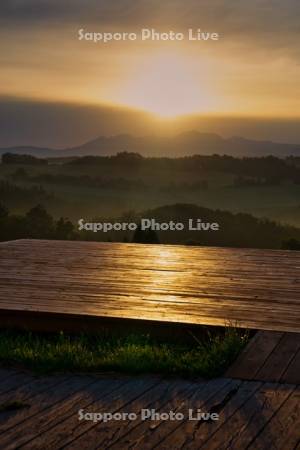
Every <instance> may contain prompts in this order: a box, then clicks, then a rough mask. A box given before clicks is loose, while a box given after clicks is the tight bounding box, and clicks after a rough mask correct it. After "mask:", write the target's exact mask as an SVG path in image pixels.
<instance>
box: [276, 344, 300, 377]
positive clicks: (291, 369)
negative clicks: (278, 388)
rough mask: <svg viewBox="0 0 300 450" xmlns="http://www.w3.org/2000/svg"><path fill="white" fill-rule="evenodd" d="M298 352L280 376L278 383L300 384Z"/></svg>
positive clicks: (299, 351)
mask: <svg viewBox="0 0 300 450" xmlns="http://www.w3.org/2000/svg"><path fill="white" fill-rule="evenodd" d="M299 377H300V350H298V352H297V353H296V354H295V356H294V359H293V360H292V361H291V363H290V364H289V366H288V367H287V368H286V371H285V372H284V373H283V375H282V376H281V379H280V381H281V382H282V383H292V384H300V382H299Z"/></svg>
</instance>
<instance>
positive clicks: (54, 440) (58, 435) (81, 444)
mask: <svg viewBox="0 0 300 450" xmlns="http://www.w3.org/2000/svg"><path fill="white" fill-rule="evenodd" d="M204 384H205V383H204ZM193 387H194V386H193V384H192V383H190V382H186V381H183V380H180V382H178V381H163V380H162V381H161V382H159V384H156V385H152V386H151V387H150V389H147V390H146V391H145V392H144V393H141V395H139V396H137V397H135V398H133V397H132V393H134V394H135V395H136V390H135V389H134V388H133V389H132V390H133V392H130V391H129V394H130V395H128V394H126V395H125V392H121V395H120V398H121V399H122V402H123V404H122V403H120V400H119V398H118V399H116V398H111V397H109V398H105V399H102V400H97V401H96V402H94V403H93V404H91V405H89V406H88V408H87V410H88V411H89V412H91V411H92V412H99V411H107V412H111V413H115V412H121V413H122V412H123V413H129V412H137V413H138V414H139V413H140V410H141V409H142V408H143V407H146V405H147V403H149V402H151V401H152V402H153V401H154V399H157V400H156V401H158V402H160V403H161V404H163V403H165V402H166V401H167V399H169V398H170V397H173V398H175V399H178V401H182V400H183V399H184V398H186V396H187V395H188V393H189V391H190V390H191V389H192V388H193ZM79 425H80V426H79ZM79 425H78V417H76V415H73V416H71V417H70V418H69V419H68V420H66V421H64V422H62V423H60V424H59V425H58V426H57V427H55V429H54V430H53V431H52V432H51V431H50V432H49V431H48V432H47V446H48V445H50V448H58V447H61V446H63V447H65V448H68V447H69V448H70V447H71V448H74V447H76V448H81V449H82V450H84V449H91V448H95V447H97V446H98V445H100V444H101V446H102V448H107V446H108V444H107V442H109V441H110V440H113V437H115V438H116V436H117V435H119V434H122V430H123V432H124V426H125V428H126V429H127V427H129V428H131V426H135V425H136V422H135V421H133V422H131V421H129V420H128V421H115V420H112V421H110V422H107V423H101V422H100V423H96V424H94V423H92V422H89V423H80V424H79ZM70 430H71V431H72V432H71V433H70ZM40 444H42V440H41V441H40ZM33 445H34V447H33V448H39V447H36V441H34V442H33ZM30 448H32V447H30ZM47 448H48V447H47Z"/></svg>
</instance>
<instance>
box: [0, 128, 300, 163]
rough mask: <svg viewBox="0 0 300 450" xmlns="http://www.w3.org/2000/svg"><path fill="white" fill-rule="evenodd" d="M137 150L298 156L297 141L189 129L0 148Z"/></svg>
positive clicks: (66, 152) (54, 153) (75, 152)
mask: <svg viewBox="0 0 300 450" xmlns="http://www.w3.org/2000/svg"><path fill="white" fill-rule="evenodd" d="M124 151H127V152H137V153H140V154H141V155H144V156H169V157H177V156H190V155H194V154H199V155H212V154H221V155H223V154H227V155H231V156H235V157H244V156H254V157H260V156H268V155H273V156H277V157H281V158H285V157H287V156H300V144H299V145H294V144H281V143H275V142H271V141H256V140H251V139H245V138H242V137H231V138H228V139H225V138H222V137H221V136H219V135H217V134H212V133H200V132H197V131H190V132H185V133H181V134H178V135H177V136H174V137H161V136H145V137H135V136H132V135H129V134H120V135H116V136H110V137H107V136H100V137H98V138H97V139H94V140H92V141H89V142H86V143H85V144H83V145H80V146H77V147H71V148H65V149H61V150H57V149H56V150H54V149H50V148H42V147H25V146H22V147H9V148H2V149H0V155H2V154H3V153H6V152H9V153H18V154H27V155H32V156H37V157H40V158H41V157H42V158H50V157H68V156H86V155H96V156H110V155H115V154H116V153H118V152H124Z"/></svg>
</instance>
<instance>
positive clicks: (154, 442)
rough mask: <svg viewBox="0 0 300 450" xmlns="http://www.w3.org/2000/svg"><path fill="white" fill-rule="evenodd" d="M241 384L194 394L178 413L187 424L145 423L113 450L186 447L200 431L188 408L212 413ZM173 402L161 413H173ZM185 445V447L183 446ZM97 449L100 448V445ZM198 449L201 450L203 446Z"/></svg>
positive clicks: (231, 383) (225, 385) (176, 422)
mask: <svg viewBox="0 0 300 450" xmlns="http://www.w3.org/2000/svg"><path fill="white" fill-rule="evenodd" d="M239 386H240V382H239V381H238V380H230V382H229V383H225V384H223V386H222V388H221V389H220V388H218V387H217V386H215V385H214V383H213V382H212V384H210V383H209V384H208V388H207V389H205V390H204V391H202V390H200V391H199V392H198V391H196V392H195V393H194V395H193V396H192V397H190V398H188V399H187V401H186V402H185V403H184V404H183V405H181V406H179V408H176V412H181V413H183V414H184V416H185V419H184V420H183V421H163V420H160V421H158V422H157V423H154V424H153V423H151V422H149V421H144V422H142V423H141V424H140V425H139V426H138V427H135V428H134V429H133V430H131V432H130V433H128V434H127V435H125V436H124V437H122V438H121V439H119V440H117V441H116V442H115V443H114V444H113V445H111V447H110V448H111V449H112V450H118V449H120V448H143V449H147V450H150V449H152V448H153V447H156V446H158V448H168V449H169V448H176V449H177V448H185V444H186V442H185V441H186V439H187V438H188V437H191V436H193V434H194V433H195V430H196V428H197V423H198V422H195V421H190V420H188V409H189V408H191V409H197V408H199V409H201V410H202V411H206V412H208V411H210V410H211V409H212V408H216V407H217V405H221V404H223V402H224V401H226V399H227V398H228V397H230V396H231V395H233V393H235V392H236V390H238V387H239ZM173 404H174V402H173V403H172V402H171V403H170V404H169V403H168V404H166V405H164V407H163V408H160V405H159V404H158V405H157V409H158V410H159V411H160V412H169V411H170V410H172V405H173ZM182 446H183V447H182ZM97 448H100V446H98V447H97ZM197 448H200V447H199V446H198V447H197Z"/></svg>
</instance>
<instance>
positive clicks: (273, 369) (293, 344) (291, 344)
mask: <svg viewBox="0 0 300 450" xmlns="http://www.w3.org/2000/svg"><path fill="white" fill-rule="evenodd" d="M258 350H259V347H258ZM299 350H300V334H295V333H285V334H284V336H283V337H282V339H281V340H280V342H279V343H278V345H277V346H276V348H275V349H274V350H273V352H271V353H270V354H269V356H268V358H267V359H266V361H265V362H264V364H263V366H262V367H261V368H260V369H259V370H258V372H257V373H256V375H255V378H256V379H257V380H262V381H275V382H276V381H279V380H280V379H281V378H282V376H283V374H284V373H285V372H286V370H287V368H288V366H289V364H290V363H291V361H292V360H293V359H294V357H295V355H296V353H297V352H298V351H299ZM287 382H291V380H290V379H288V380H287ZM294 382H295V383H296V384H300V372H298V378H297V379H296V380H295V381H294Z"/></svg>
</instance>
